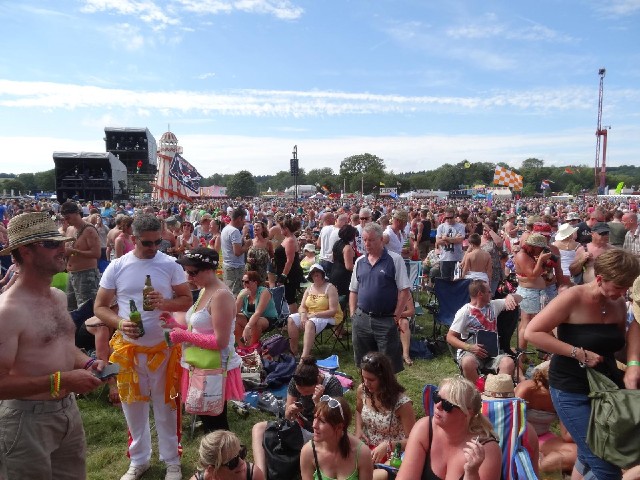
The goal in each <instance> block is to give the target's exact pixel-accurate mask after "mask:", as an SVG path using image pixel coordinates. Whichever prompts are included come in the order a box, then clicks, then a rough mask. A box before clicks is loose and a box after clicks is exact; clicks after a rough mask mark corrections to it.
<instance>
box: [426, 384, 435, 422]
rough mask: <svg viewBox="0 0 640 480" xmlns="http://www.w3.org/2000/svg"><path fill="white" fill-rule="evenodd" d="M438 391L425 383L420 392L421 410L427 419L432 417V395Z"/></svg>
mask: <svg viewBox="0 0 640 480" xmlns="http://www.w3.org/2000/svg"><path fill="white" fill-rule="evenodd" d="M436 390H438V387H437V386H436V385H431V384H429V383H427V384H426V385H425V386H424V389H423V390H422V408H424V414H425V415H426V416H428V417H432V416H433V393H434V392H435V391H436Z"/></svg>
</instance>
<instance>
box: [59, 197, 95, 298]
mask: <svg viewBox="0 0 640 480" xmlns="http://www.w3.org/2000/svg"><path fill="white" fill-rule="evenodd" d="M60 213H61V215H62V217H63V218H64V219H65V220H66V221H67V222H68V223H69V227H68V228H67V232H66V236H67V237H71V238H72V239H75V241H74V242H73V243H72V244H71V245H67V246H66V247H65V255H66V257H67V272H69V281H68V282H67V308H68V309H69V310H75V309H76V308H78V307H79V306H80V305H82V304H83V303H84V302H86V301H87V300H90V299H92V298H95V296H96V293H98V284H99V282H100V270H98V260H99V259H100V255H101V252H100V237H99V236H98V232H97V231H96V229H95V227H94V226H93V225H91V224H90V223H87V222H85V221H84V220H83V219H82V211H81V210H80V207H78V205H77V204H76V203H75V202H72V201H70V200H69V201H66V202H65V203H64V204H62V207H60Z"/></svg>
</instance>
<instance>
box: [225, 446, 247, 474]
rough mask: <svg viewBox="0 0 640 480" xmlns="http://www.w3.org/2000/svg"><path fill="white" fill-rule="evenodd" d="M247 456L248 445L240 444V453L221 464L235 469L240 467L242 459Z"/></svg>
mask: <svg viewBox="0 0 640 480" xmlns="http://www.w3.org/2000/svg"><path fill="white" fill-rule="evenodd" d="M245 458H247V447H245V446H244V445H240V451H239V452H238V455H236V456H235V457H233V458H232V459H231V460H229V461H228V462H227V463H223V464H222V465H220V466H221V467H227V468H228V469H229V470H235V469H236V468H237V467H238V464H239V463H240V460H244V459H245Z"/></svg>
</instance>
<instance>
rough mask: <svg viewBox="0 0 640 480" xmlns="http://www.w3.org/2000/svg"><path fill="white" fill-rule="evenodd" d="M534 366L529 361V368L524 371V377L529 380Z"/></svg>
mask: <svg viewBox="0 0 640 480" xmlns="http://www.w3.org/2000/svg"><path fill="white" fill-rule="evenodd" d="M535 368H536V367H535V365H534V364H533V362H531V363H529V368H527V371H526V372H525V373H524V376H525V378H526V379H528V380H531V379H532V378H533V371H534V370H535Z"/></svg>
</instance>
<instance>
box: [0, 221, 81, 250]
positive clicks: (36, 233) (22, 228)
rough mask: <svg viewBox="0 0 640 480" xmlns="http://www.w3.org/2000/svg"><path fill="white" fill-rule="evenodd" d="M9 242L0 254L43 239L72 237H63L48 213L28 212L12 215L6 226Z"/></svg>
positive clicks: (67, 239)
mask: <svg viewBox="0 0 640 480" xmlns="http://www.w3.org/2000/svg"><path fill="white" fill-rule="evenodd" d="M7 236H8V237H9V244H8V245H7V246H6V248H5V249H4V250H2V251H0V255H8V254H9V253H11V252H12V251H13V250H15V249H16V248H18V247H20V246H22V245H29V244H31V243H35V242H41V241H43V240H59V241H62V242H69V241H71V240H74V239H73V238H72V237H65V236H63V235H61V234H60V232H58V228H57V227H56V224H55V222H54V221H53V220H52V219H51V217H50V216H49V214H48V213H41V212H30V213H22V214H20V215H17V216H15V217H13V218H12V219H11V220H10V221H9V226H8V227H7Z"/></svg>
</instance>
